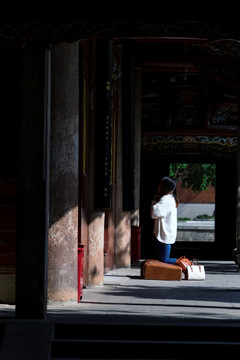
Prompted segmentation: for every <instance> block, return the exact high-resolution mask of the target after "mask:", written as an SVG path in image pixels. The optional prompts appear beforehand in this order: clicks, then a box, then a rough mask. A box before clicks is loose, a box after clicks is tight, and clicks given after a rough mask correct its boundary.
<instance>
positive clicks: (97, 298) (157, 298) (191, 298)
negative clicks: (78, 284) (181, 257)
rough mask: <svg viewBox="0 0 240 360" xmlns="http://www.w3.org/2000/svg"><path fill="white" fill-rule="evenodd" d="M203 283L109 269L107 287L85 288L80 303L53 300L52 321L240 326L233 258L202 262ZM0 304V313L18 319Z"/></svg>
mask: <svg viewBox="0 0 240 360" xmlns="http://www.w3.org/2000/svg"><path fill="white" fill-rule="evenodd" d="M200 263H201V264H202V265H204V266H205V270H206V280H204V281H187V280H182V281H161V280H145V279H142V278H141V277H140V266H139V264H138V265H134V266H133V267H131V268H119V269H114V270H110V271H109V272H108V273H107V274H105V275H104V285H103V286H101V287H89V288H85V289H83V297H82V300H81V301H80V303H79V304H76V303H71V302H69V303H49V304H48V320H49V321H57V322H58V321H61V322H62V321H77V322H83V323H86V322H89V323H92V322H104V323H107V322H110V323H111V322H119V323H172V322H173V323H182V322H185V323H188V322H191V323H196V324H200V323H203V322H204V323H206V322H207V323H216V322H217V323H218V322H219V323H221V324H224V323H226V324H229V323H231V324H236V325H237V326H239V325H240V271H236V270H237V265H236V264H235V263H234V262H232V261H212V262H211V261H201V262H200ZM14 314H15V307H14V306H13V305H7V304H0V316H1V317H2V318H4V317H8V318H11V317H14Z"/></svg>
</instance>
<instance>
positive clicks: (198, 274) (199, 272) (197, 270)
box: [185, 259, 206, 280]
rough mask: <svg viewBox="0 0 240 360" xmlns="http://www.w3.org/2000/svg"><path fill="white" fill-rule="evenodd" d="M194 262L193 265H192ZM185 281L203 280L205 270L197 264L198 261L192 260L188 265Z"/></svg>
mask: <svg viewBox="0 0 240 360" xmlns="http://www.w3.org/2000/svg"><path fill="white" fill-rule="evenodd" d="M194 262H195V264H194ZM185 275H186V280H205V279H206V274H205V268H204V266H203V265H199V264H198V260H197V259H194V260H193V264H192V265H188V266H187V269H186V273H185Z"/></svg>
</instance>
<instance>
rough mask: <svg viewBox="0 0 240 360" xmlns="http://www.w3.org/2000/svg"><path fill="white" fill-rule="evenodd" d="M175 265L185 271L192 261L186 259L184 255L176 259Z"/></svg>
mask: <svg viewBox="0 0 240 360" xmlns="http://www.w3.org/2000/svg"><path fill="white" fill-rule="evenodd" d="M176 265H178V266H180V267H181V268H182V271H183V272H185V271H186V270H187V267H188V265H192V261H190V260H188V258H186V256H185V255H183V256H182V257H180V258H179V259H177V261H176Z"/></svg>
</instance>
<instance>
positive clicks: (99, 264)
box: [88, 211, 105, 286]
mask: <svg viewBox="0 0 240 360" xmlns="http://www.w3.org/2000/svg"><path fill="white" fill-rule="evenodd" d="M104 220H105V214H104V212H101V211H99V212H93V213H92V214H91V215H90V222H89V232H88V234H89V243H88V256H89V260H88V261H89V262H88V286H101V285H103V273H104V256H103V251H104V248H103V247H104Z"/></svg>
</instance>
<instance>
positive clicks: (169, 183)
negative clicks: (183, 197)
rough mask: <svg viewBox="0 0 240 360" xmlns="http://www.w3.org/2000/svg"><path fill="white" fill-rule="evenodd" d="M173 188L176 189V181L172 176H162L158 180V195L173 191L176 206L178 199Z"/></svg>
mask: <svg viewBox="0 0 240 360" xmlns="http://www.w3.org/2000/svg"><path fill="white" fill-rule="evenodd" d="M175 190H176V182H175V181H174V180H173V179H172V178H170V177H168V176H164V177H163V178H162V179H161V180H160V183H159V185H158V195H159V197H162V196H164V195H167V194H170V193H173V196H174V198H175V201H176V207H178V205H179V200H178V198H177V197H176V194H175Z"/></svg>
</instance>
